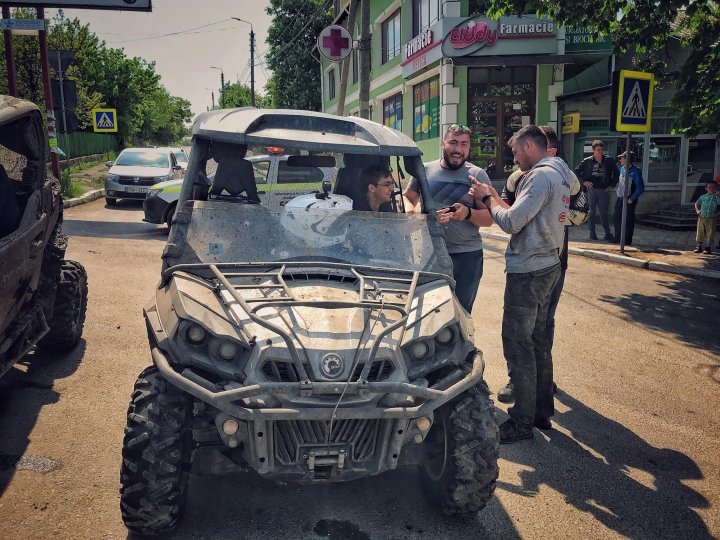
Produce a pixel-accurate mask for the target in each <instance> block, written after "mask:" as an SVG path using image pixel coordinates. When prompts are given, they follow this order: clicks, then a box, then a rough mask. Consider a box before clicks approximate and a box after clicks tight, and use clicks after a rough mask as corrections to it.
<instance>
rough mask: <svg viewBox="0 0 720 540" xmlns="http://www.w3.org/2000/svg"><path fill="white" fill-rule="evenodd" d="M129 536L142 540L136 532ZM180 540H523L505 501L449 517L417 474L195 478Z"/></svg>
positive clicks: (178, 532) (408, 471) (179, 531)
mask: <svg viewBox="0 0 720 540" xmlns="http://www.w3.org/2000/svg"><path fill="white" fill-rule="evenodd" d="M128 538H131V539H138V540H139V539H140V538H141V537H139V536H136V535H133V534H130V535H128ZM167 538H173V539H187V540H190V539H193V540H195V539H196V538H206V539H213V538H218V539H224V538H243V539H245V540H250V539H264V538H273V539H296V538H307V539H317V538H331V539H337V540H369V539H371V538H372V539H380V538H392V539H397V540H400V539H408V540H409V539H417V538H428V539H438V540H439V539H448V540H450V539H452V540H455V539H465V538H468V539H470V538H471V539H473V540H482V539H486V538H487V539H489V538H503V539H509V540H514V539H519V538H520V536H519V535H518V533H517V531H516V530H515V527H514V524H513V521H512V520H511V519H510V517H509V516H508V515H507V513H506V511H505V509H504V508H503V507H502V505H501V504H500V502H499V501H498V499H497V498H493V499H492V500H491V501H490V503H489V504H488V506H487V507H486V508H485V509H484V510H483V511H482V512H480V513H478V514H476V515H473V516H470V517H467V518H461V517H448V516H445V515H443V514H442V513H441V512H440V510H439V509H437V508H435V507H433V506H432V503H431V502H430V501H429V500H428V499H427V497H426V496H425V493H424V491H423V487H422V484H421V480H420V478H419V475H418V474H417V473H416V472H415V470H413V469H400V470H396V471H390V472H387V473H385V474H381V475H379V476H376V477H372V478H365V479H362V480H355V481H350V482H344V483H336V484H324V485H307V486H302V485H297V484H282V485H280V484H276V483H275V482H271V481H268V480H265V479H262V478H260V477H259V476H258V475H257V474H255V473H233V474H226V475H208V476H198V475H192V476H191V479H190V485H189V496H188V501H187V510H186V512H185V517H184V519H183V521H182V523H181V524H180V526H179V527H178V528H177V529H176V530H175V531H174V532H173V533H172V534H171V535H169V536H167Z"/></svg>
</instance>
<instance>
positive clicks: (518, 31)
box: [500, 21, 555, 39]
mask: <svg viewBox="0 0 720 540" xmlns="http://www.w3.org/2000/svg"><path fill="white" fill-rule="evenodd" d="M552 35H555V23H553V22H550V21H542V22H537V23H529V24H501V25H500V39H503V38H510V37H549V36H552Z"/></svg>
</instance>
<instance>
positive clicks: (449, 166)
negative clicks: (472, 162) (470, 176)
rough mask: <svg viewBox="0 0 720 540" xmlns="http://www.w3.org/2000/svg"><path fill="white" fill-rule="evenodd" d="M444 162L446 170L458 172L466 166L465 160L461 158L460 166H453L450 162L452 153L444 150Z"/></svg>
mask: <svg viewBox="0 0 720 540" xmlns="http://www.w3.org/2000/svg"><path fill="white" fill-rule="evenodd" d="M443 161H444V162H445V168H446V169H450V170H451V171H457V170H458V169H459V168H460V167H462V166H463V165H465V161H466V160H465V158H460V164H459V165H453V164H452V163H451V161H450V153H449V152H448V151H447V150H443Z"/></svg>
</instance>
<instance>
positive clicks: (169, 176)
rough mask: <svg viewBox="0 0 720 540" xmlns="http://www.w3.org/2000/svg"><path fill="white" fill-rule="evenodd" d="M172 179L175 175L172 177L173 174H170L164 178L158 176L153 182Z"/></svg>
mask: <svg viewBox="0 0 720 540" xmlns="http://www.w3.org/2000/svg"><path fill="white" fill-rule="evenodd" d="M174 178H175V175H173V173H170V174H166V175H165V176H158V177H157V178H155V181H156V182H164V181H165V180H172V179H174Z"/></svg>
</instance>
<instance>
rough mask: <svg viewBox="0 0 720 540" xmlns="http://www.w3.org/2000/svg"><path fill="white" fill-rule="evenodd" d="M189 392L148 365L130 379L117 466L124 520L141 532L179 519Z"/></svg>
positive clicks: (188, 453)
mask: <svg viewBox="0 0 720 540" xmlns="http://www.w3.org/2000/svg"><path fill="white" fill-rule="evenodd" d="M192 408H193V402H192V398H191V397H190V396H189V395H188V394H185V393H183V392H181V391H179V390H177V389H176V388H175V387H174V386H172V385H171V384H170V383H168V382H167V381H166V380H165V379H163V378H162V376H161V375H160V374H159V373H158V370H157V368H155V367H149V368H147V369H146V370H145V371H143V372H142V373H141V374H140V376H139V377H138V379H137V381H135V389H134V391H133V394H132V398H131V400H130V406H129V407H128V414H127V427H126V428H125V438H124V439H123V450H122V458H123V460H122V466H121V468H120V510H121V512H122V518H123V521H124V522H125V526H126V527H127V528H128V529H129V530H130V531H132V532H135V533H137V534H141V535H154V534H162V533H167V532H169V531H171V530H173V529H174V528H175V527H176V526H177V524H178V523H179V522H180V520H181V518H182V515H183V512H184V509H185V498H186V492H187V482H188V475H189V472H190V465H191V462H192V452H193V447H194V446H193V441H192Z"/></svg>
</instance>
